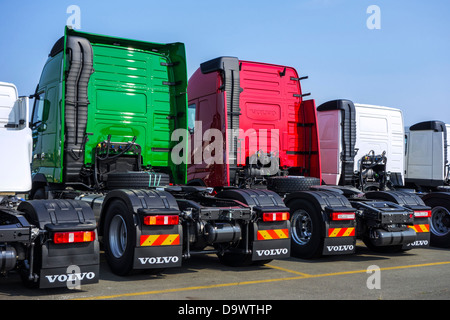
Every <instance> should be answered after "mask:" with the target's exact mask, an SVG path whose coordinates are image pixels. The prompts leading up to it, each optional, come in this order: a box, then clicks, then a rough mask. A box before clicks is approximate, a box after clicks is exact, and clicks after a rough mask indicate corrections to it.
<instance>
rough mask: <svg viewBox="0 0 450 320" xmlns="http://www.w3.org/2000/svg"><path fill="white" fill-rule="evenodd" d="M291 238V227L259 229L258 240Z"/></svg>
mask: <svg viewBox="0 0 450 320" xmlns="http://www.w3.org/2000/svg"><path fill="white" fill-rule="evenodd" d="M287 238H289V229H269V230H258V234H257V239H258V240H276V239H287Z"/></svg>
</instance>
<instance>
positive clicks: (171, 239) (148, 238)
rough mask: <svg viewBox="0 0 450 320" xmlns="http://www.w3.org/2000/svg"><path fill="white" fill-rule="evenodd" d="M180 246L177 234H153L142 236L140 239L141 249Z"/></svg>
mask: <svg viewBox="0 0 450 320" xmlns="http://www.w3.org/2000/svg"><path fill="white" fill-rule="evenodd" d="M179 244H180V235H179V234H155V235H142V236H141V238H140V245H141V247H146V246H174V245H179Z"/></svg>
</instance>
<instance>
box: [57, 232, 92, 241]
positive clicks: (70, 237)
mask: <svg viewBox="0 0 450 320" xmlns="http://www.w3.org/2000/svg"><path fill="white" fill-rule="evenodd" d="M94 240H95V231H74V232H55V234H54V235H53V242H54V243H79V242H91V241H94Z"/></svg>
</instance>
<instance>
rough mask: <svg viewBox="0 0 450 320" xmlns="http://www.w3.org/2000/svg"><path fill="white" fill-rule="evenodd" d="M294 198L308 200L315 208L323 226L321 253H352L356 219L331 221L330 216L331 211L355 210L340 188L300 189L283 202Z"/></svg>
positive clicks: (354, 243) (354, 244)
mask: <svg viewBox="0 0 450 320" xmlns="http://www.w3.org/2000/svg"><path fill="white" fill-rule="evenodd" d="M295 199H303V200H305V201H308V202H309V203H310V204H312V205H313V207H314V208H315V209H316V212H317V213H318V214H319V216H320V218H321V220H322V222H323V228H321V229H322V234H321V237H322V238H323V248H322V254H323V255H341V254H353V253H355V249H356V221H355V220H344V221H333V220H331V218H330V214H331V213H332V212H349V213H353V212H355V209H354V208H353V207H352V205H351V203H350V202H349V201H348V199H347V198H346V197H345V196H344V195H343V192H342V191H340V190H337V189H336V190H330V191H327V190H326V189H323V190H320V191H300V192H294V193H291V194H289V195H288V196H286V198H285V200H284V201H285V203H286V204H287V205H288V206H289V202H290V201H292V200H295Z"/></svg>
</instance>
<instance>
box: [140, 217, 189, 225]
mask: <svg viewBox="0 0 450 320" xmlns="http://www.w3.org/2000/svg"><path fill="white" fill-rule="evenodd" d="M179 220H180V219H179V217H178V216H175V215H173V216H170V215H156V216H145V217H144V224H145V225H148V226H171V225H176V224H178V222H179Z"/></svg>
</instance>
